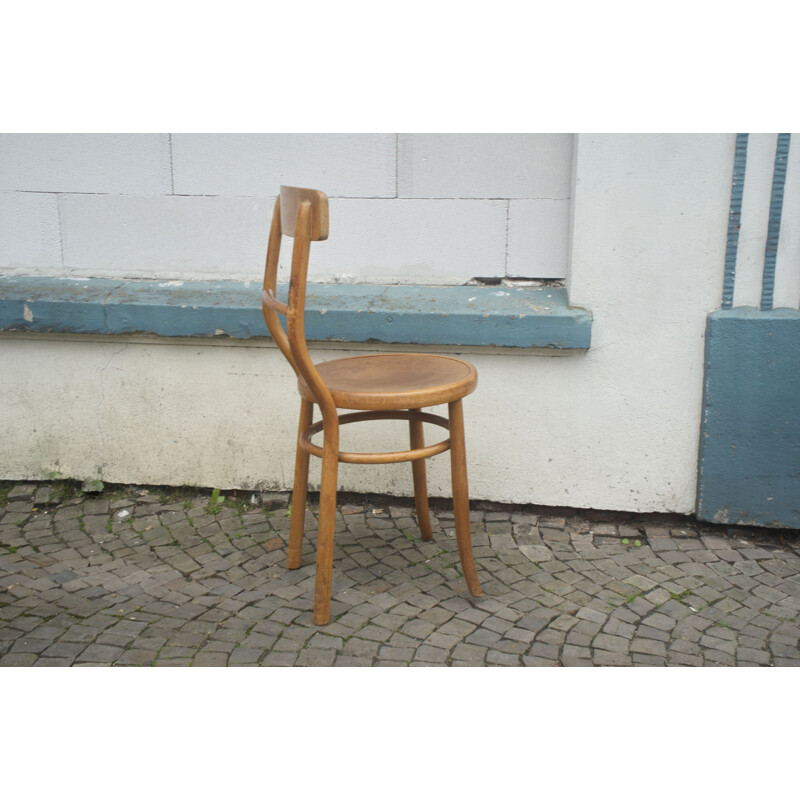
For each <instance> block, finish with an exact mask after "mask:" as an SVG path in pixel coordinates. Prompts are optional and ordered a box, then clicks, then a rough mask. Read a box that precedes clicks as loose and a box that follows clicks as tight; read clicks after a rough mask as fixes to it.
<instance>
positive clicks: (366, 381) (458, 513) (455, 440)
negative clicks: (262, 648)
mask: <svg viewBox="0 0 800 800" xmlns="http://www.w3.org/2000/svg"><path fill="white" fill-rule="evenodd" d="M283 235H286V236H290V237H293V238H294V248H293V252H292V273H291V281H290V284H289V298H288V299H289V302H288V303H282V302H281V301H280V300H278V299H277V298H276V296H275V286H276V280H277V273H278V255H279V252H280V246H281V240H282V236H283ZM327 238H328V198H327V197H326V196H325V195H324V194H323V193H322V192H319V191H316V190H313V189H297V188H293V187H289V186H281V190H280V196H279V197H278V198H277V200H276V201H275V211H274V214H273V217H272V227H271V230H270V234H269V246H268V250H267V262H266V268H265V270H264V288H263V292H262V310H263V312H264V320H265V322H266V323H267V327H268V328H269V332H270V334H271V336H272V338H273V339H274V340H275V343H276V344H277V345H278V347H279V348H280V350H281V352H282V353H283V355H284V356H285V357H286V359H287V361H288V362H289V364H291V366H292V368H293V369H294V371H295V373H296V374H297V386H298V389H299V392H300V398H301V399H300V424H299V429H298V443H297V453H296V457H295V468H294V492H293V494H292V518H291V529H290V532H289V553H288V567H289V569H297V568H298V567H299V566H300V556H301V551H302V547H303V524H304V517H305V508H306V491H307V485H308V463H309V455H315V456H319V457H320V458H322V482H321V487H320V500H319V526H318V532H317V577H316V587H315V595H314V623H315V624H317V625H325V624H327V623H328V621H329V618H330V594H331V574H332V569H333V532H334V525H335V514H336V480H337V473H338V466H339V462H340V461H341V462H343V463H348V464H389V463H395V462H399V461H410V462H411V467H412V471H413V478H414V496H415V501H416V509H417V520H418V523H419V527H420V530H421V533H422V538H423V539H425V540H431V539H432V538H433V531H432V530H431V523H430V516H429V512H428V494H427V486H426V481H425V459H426V458H429V457H430V456H434V455H437V454H438V453H442V452H444V451H445V450H448V449H449V450H450V461H451V470H452V483H453V508H454V513H455V526H456V539H457V542H458V553H459V556H460V558H461V566H462V568H463V570H464V577H465V579H466V582H467V587H468V589H469V591H470V594H472V595H473V596H474V597H479V596H480V595H481V594H482V590H481V585H480V582H479V581H478V575H477V572H476V571H475V564H474V561H473V557H472V544H471V541H470V529H469V496H468V492H467V463H466V451H465V445H464V417H463V411H462V407H461V398H463V397H465V396H466V395H468V394H470V392H472V391H473V390H474V389H475V386H476V385H477V382H478V373H477V371H476V370H475V367H473V366H472V365H471V364H468V363H467V362H466V361H461V360H459V359H457V358H450V357H448V356H438V355H429V354H427V353H384V354H382V355H367V356H353V357H351V358H340V359H335V360H333V361H326V362H324V363H320V364H314V363H313V362H312V361H311V358H310V357H309V354H308V347H307V345H306V340H305V328H304V309H305V297H306V274H307V271H308V257H309V250H310V244H311V242H318V241H322V240H324V239H327ZM279 313H280V314H285V315H286V330H287V332H288V336H287V333H284V330H283V328H282V326H281V324H280V321H279V319H278V314H279ZM442 403H447V404H448V409H449V415H448V416H449V419H445V418H444V417H441V416H437V415H434V414H429V413H424V412H423V411H422V409H423V408H425V407H427V406H435V405H439V404H442ZM315 404H316V405H318V406H319V407H320V410H321V412H322V421H321V422H316V423H313V424H312V422H313V409H314V405H315ZM338 409H351V410H354V411H355V413H349V414H343V415H342V416H339V413H338ZM375 419H403V420H408V424H409V431H410V440H411V449H410V450H407V451H403V452H397V453H346V452H341V451H340V450H339V426H340V425H344V424H348V423H351V422H361V421H364V420H375ZM424 422H428V423H433V424H434V425H439V426H441V427H442V428H446V429H448V430H449V431H450V439H447V440H445V441H442V442H439V443H437V444H433V445H426V444H425V441H424V437H423V430H422V424H423V423H424ZM320 431H322V432H323V442H322V446H321V447H319V446H317V445H316V444H314V443H313V442H312V441H311V438H312V436H314V434H316V433H319V432H320Z"/></svg>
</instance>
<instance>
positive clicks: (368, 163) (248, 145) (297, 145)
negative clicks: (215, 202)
mask: <svg viewBox="0 0 800 800" xmlns="http://www.w3.org/2000/svg"><path fill="white" fill-rule="evenodd" d="M395 150H396V144H395V134H393V133H358V134H352V133H325V134H323V133H235V134H233V133H176V134H173V135H172V153H173V168H174V174H175V192H176V193H177V194H213V195H229V196H231V195H234V196H235V195H245V196H254V197H265V196H270V195H275V194H276V193H277V191H278V188H279V187H280V185H281V184H285V185H289V186H307V187H310V188H313V189H321V190H322V191H324V192H325V193H326V194H328V195H329V196H331V197H394V196H395V166H396V152H395Z"/></svg>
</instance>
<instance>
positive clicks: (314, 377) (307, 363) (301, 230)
mask: <svg viewBox="0 0 800 800" xmlns="http://www.w3.org/2000/svg"><path fill="white" fill-rule="evenodd" d="M283 236H290V237H292V238H293V239H294V245H293V248H292V273H291V279H290V282H289V302H288V303H283V302H281V301H280V300H278V298H277V297H276V296H275V290H276V286H277V280H278V259H279V257H280V251H281V240H282V237H283ZM327 238H328V198H327V196H326V195H325V194H323V192H320V191H318V190H316V189H299V188H297V187H294V186H281V191H280V195H279V196H278V197H277V199H276V200H275V210H274V212H273V214H272V226H271V228H270V232H269V244H268V246H267V261H266V265H265V267H264V285H263V289H262V293H261V310H262V312H263V314H264V321H265V322H266V323H267V328H268V329H269V332H270V335H271V336H272V338H273V340H274V341H275V343H276V344H277V345H278V347H279V348H280V350H281V352H282V353H283V355H284V356H285V357H286V360H287V361H288V362H289V363H290V364H291V366H292V369H294V371H295V372H296V373H297V375H298V377H302V378H303V379H304V380H305V382H306V383H307V384H308V387H309V389H311V392H312V394H313V395H314V398H315V400H316V401H317V403H318V404H319V405H320V407H321V408H322V411H323V415H326V413H327V411H328V410H330V409H333V412H334V413H335V406H334V403H333V399H332V398H331V395H330V392H329V391H328V389H327V387H326V386H325V384H324V383H323V381H322V379H321V378H320V376H319V373H318V372H317V370H316V369H315V367H314V364H313V362H312V361H311V357H310V356H309V354H308V346H307V344H306V338H305V304H306V278H307V275H308V257H309V251H310V249H311V242H319V241H323V240H324V239H327ZM278 314H285V315H286V333H284V330H283V327H282V326H281V323H280V320H279V318H278ZM287 334H288V335H287Z"/></svg>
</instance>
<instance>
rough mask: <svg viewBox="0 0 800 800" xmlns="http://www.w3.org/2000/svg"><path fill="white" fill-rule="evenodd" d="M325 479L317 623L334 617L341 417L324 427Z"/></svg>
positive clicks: (319, 536) (319, 537)
mask: <svg viewBox="0 0 800 800" xmlns="http://www.w3.org/2000/svg"><path fill="white" fill-rule="evenodd" d="M324 436H325V442H324V445H323V453H322V480H321V484H320V492H319V527H318V528H317V579H316V585H315V587H314V624H315V625H327V624H328V621H329V620H330V616H331V582H332V576H333V536H334V530H335V528H336V482H337V479H338V475H339V427H338V420H337V421H336V422H334V423H333V424H331V425H330V426H326V427H325V433H324Z"/></svg>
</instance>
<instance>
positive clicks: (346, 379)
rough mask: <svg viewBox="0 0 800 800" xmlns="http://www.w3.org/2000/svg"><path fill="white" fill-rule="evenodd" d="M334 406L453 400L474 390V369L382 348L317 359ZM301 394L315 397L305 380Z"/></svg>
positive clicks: (398, 405) (423, 404)
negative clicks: (377, 352) (375, 352)
mask: <svg viewBox="0 0 800 800" xmlns="http://www.w3.org/2000/svg"><path fill="white" fill-rule="evenodd" d="M315 367H316V369H317V371H318V372H319V374H320V377H321V378H322V380H323V381H324V383H325V385H326V387H327V388H328V391H330V393H331V396H332V397H333V401H334V403H335V405H336V407H337V408H352V409H362V410H391V409H401V408H425V407H428V406H435V405H439V404H440V403H451V402H453V401H454V400H459V399H461V398H462V397H465V396H466V395H468V394H470V393H471V392H472V391H474V389H475V387H476V386H477V383H478V372H477V370H476V369H475V367H473V366H472V364H469V363H467V362H466V361H461V360H460V359H458V358H450V357H449V356H439V355H433V354H428V353H383V354H381V355H375V356H352V357H350V358H337V359H334V360H333V361H325V362H323V363H321V364H315ZM297 385H298V389H299V390H300V395H301V396H302V397H303V399H305V400H309V401H311V402H312V403H313V402H315V399H314V395H313V394H312V393H311V390H310V389H309V387H308V385H307V384H306V382H305V381H304V380H303V379H302V378H300V379H298V382H297Z"/></svg>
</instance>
